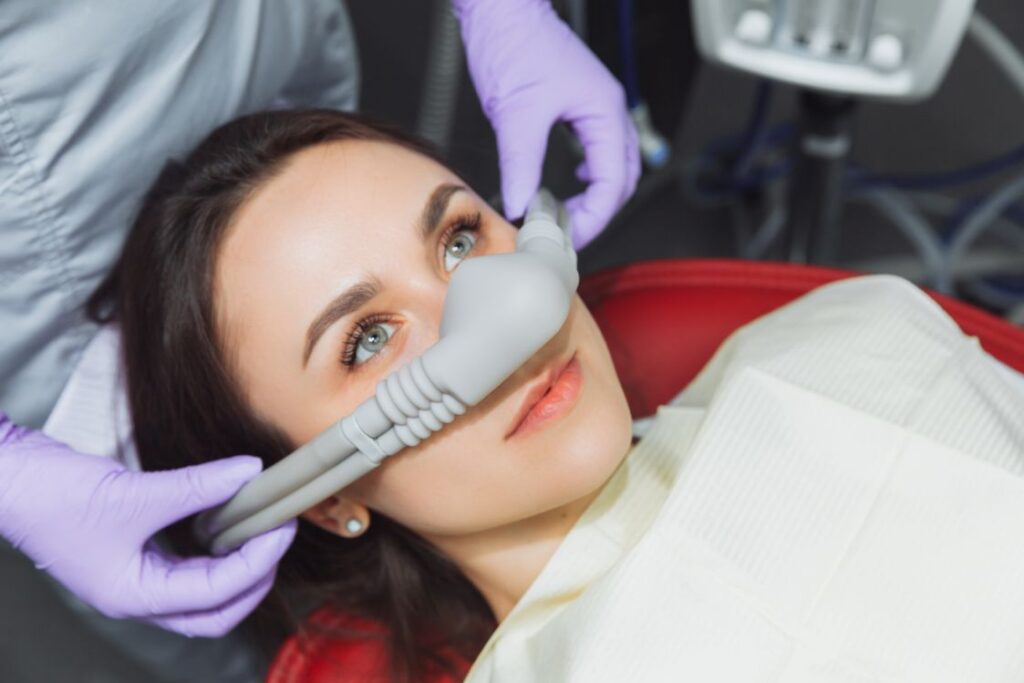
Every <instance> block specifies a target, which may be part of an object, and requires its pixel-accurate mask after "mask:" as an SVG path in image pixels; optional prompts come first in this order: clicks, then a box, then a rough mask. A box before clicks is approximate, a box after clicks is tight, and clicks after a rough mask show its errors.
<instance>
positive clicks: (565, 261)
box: [196, 191, 579, 553]
mask: <svg viewBox="0 0 1024 683" xmlns="http://www.w3.org/2000/svg"><path fill="white" fill-rule="evenodd" d="M578 284H579V274H578V273H577V270H576V252H575V251H574V249H573V247H572V242H571V240H570V237H569V234H568V219H567V217H566V214H565V210H564V207H562V206H561V204H559V203H558V202H557V201H556V200H555V199H554V198H553V197H552V196H551V195H550V194H548V193H547V192H543V191H542V192H541V193H540V194H539V195H538V196H537V197H536V198H535V199H534V201H533V202H532V204H531V206H530V208H529V210H528V211H527V214H526V218H525V220H524V223H523V227H522V228H521V229H520V231H519V234H518V235H517V238H516V250H515V252H512V253H505V254H493V255H488V256H480V257H477V258H472V259H469V260H467V261H464V262H463V263H461V264H460V265H459V267H458V268H456V269H455V271H454V273H453V275H452V279H451V283H450V284H449V287H448V294H447V297H446V299H445V306H444V313H443V315H442V319H441V331H440V338H439V339H438V341H437V342H436V343H435V344H434V345H433V346H431V347H430V348H429V349H427V350H426V351H425V352H424V353H423V354H422V355H421V356H419V357H417V358H415V359H413V360H412V361H411V362H409V363H408V364H406V365H405V366H403V367H401V368H400V369H398V370H396V371H395V372H393V373H391V374H390V375H389V376H388V377H386V378H385V379H383V380H381V381H380V382H379V383H378V385H377V389H376V392H375V393H374V395H373V396H371V397H370V398H368V399H366V400H365V401H364V402H363V403H362V404H360V405H359V407H358V408H356V409H355V410H354V411H353V412H352V413H351V414H350V415H348V416H347V417H344V418H342V419H341V420H339V421H338V422H336V423H334V424H332V425H331V426H330V427H328V428H327V429H326V430H324V431H323V432H322V433H321V434H320V435H318V436H317V437H316V438H314V439H313V440H312V441H310V442H309V443H307V444H305V445H304V446H302V447H301V448H299V449H298V450H296V451H295V452H293V453H291V454H290V455H288V456H287V457H286V458H284V459H283V460H281V461H280V462H278V463H275V464H274V465H273V466H271V467H270V468H268V469H267V470H266V471H265V472H263V473H262V474H260V475H259V476H257V477H256V478H255V479H253V480H252V481H250V482H249V483H248V484H246V485H245V486H244V487H242V489H241V490H240V491H239V492H238V493H237V494H236V495H235V496H234V498H232V499H231V500H230V501H228V503H226V504H225V505H224V506H222V507H220V508H217V509H216V510H213V511H210V512H209V513H206V514H204V515H202V516H201V517H200V518H199V519H198V521H197V524H196V531H197V533H198V535H199V536H200V538H201V539H202V540H203V541H204V542H205V543H206V544H207V545H208V546H209V547H210V549H211V550H212V551H213V552H214V553H225V552H228V551H230V550H233V549H234V548H237V547H239V546H240V545H242V544H243V543H244V542H245V541H247V540H248V539H250V538H252V537H254V536H256V535H258V534H260V533H263V532H264V531H268V530H270V529H273V528H274V527H276V526H279V525H280V524H282V523H284V522H286V521H288V520H289V519H293V518H295V517H297V516H298V515H299V514H300V513H302V512H303V511H305V510H307V509H309V508H310V507H312V506H314V505H316V504H317V503H319V502H321V501H323V500H326V499H327V498H329V497H330V496H331V495H333V494H334V493H336V492H337V491H339V490H341V489H343V488H345V487H346V486H348V485H349V484H351V483H352V482H353V481H355V480H357V479H359V478H360V477H362V476H363V475H365V474H366V473H368V472H370V471H371V470H372V469H374V468H375V467H377V466H378V465H380V463H381V462H382V461H383V460H384V459H385V458H387V457H388V456H391V455H394V454H395V453H398V452H399V451H401V450H402V449H403V448H406V447H413V446H416V445H417V444H419V443H420V441H422V440H423V439H426V438H427V437H429V436H430V435H431V434H432V433H433V432H436V431H438V430H440V429H441V428H442V427H444V425H446V424H448V423H450V422H452V421H453V420H454V419H456V417H457V416H459V415H461V414H463V413H464V412H466V410H467V409H468V408H469V407H471V406H473V405H476V404H477V403H479V402H480V401H481V400H482V399H483V398H484V397H486V396H487V395H488V394H490V393H491V392H492V391H493V390H494V389H495V388H497V387H498V385H500V384H501V383H502V382H503V381H504V380H505V379H506V378H508V377H509V376H510V375H511V374H512V373H513V372H514V371H515V370H516V369H517V368H519V366H521V365H522V364H523V363H524V362H526V361H527V360H528V359H529V358H530V357H531V356H533V355H534V353H536V352H537V350H538V349H540V348H541V346H543V345H544V344H545V343H546V342H547V341H548V340H549V339H551V338H552V337H553V336H554V335H555V334H556V333H557V332H558V330H559V329H561V327H562V325H563V324H564V323H565V320H566V317H567V316H568V313H569V307H570V305H571V303H572V299H573V295H574V292H575V291H576V286H577V285H578Z"/></svg>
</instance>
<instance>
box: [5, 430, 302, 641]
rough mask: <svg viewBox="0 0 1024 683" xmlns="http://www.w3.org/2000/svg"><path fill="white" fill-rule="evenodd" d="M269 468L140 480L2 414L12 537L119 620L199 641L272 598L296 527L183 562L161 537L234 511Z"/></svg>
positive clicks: (224, 465)
mask: <svg viewBox="0 0 1024 683" xmlns="http://www.w3.org/2000/svg"><path fill="white" fill-rule="evenodd" d="M259 471H260V462H259V460H257V459H256V458H253V457H249V456H239V457H235V458H229V459H226V460H220V461H216V462H210V463H206V464H203V465H197V466H194V467H188V468H184V469H179V470H169V471H165V472H146V473H144V472H132V471H129V470H127V469H126V468H125V467H123V466H122V465H121V464H119V463H117V462H114V461H112V460H110V459H108V458H99V457H95V456H91V455H83V454H80V453H77V452H76V451H73V450H72V449H70V448H69V447H67V446H65V445H63V444H61V443H58V442H56V441H53V440H52V439H50V438H48V437H46V436H44V435H43V434H41V433H39V432H35V431H32V430H29V429H25V428H22V427H19V426H17V425H15V424H14V423H13V422H11V421H10V419H8V418H7V416H6V415H4V414H3V413H2V412H0V537H3V538H5V539H6V540H7V541H9V542H10V543H12V544H13V545H14V546H15V547H17V548H19V549H20V550H21V551H22V552H24V553H25V554H26V555H28V556H29V557H30V558H31V559H32V560H33V561H34V562H35V564H36V567H38V568H39V569H43V570H45V571H47V572H48V573H49V574H50V575H52V576H53V577H54V578H56V579H57V580H58V581H60V582H61V583H62V584H64V586H66V587H67V588H68V589H69V590H71V591H72V592H73V593H75V594H76V595H78V596H79V597H80V598H81V599H82V600H84V601H85V602H87V603H89V604H90V605H92V606H93V607H95V608H96V609H98V610H99V611H100V612H103V613H104V614H106V615H108V616H111V617H117V618H135V619H141V620H143V621H147V622H150V623H153V624H156V625H158V626H161V627H163V628H166V629H168V630H172V631H177V632H179V633H183V634H185V635H188V636H219V635H223V634H224V633H227V632H228V631H230V630H231V629H232V628H233V627H234V626H235V625H236V624H238V622H240V621H241V620H242V619H243V618H245V617H246V616H247V615H248V614H249V613H250V612H251V611H252V610H253V609H254V608H255V607H256V605H257V604H259V602H260V601H261V600H262V599H263V597H264V596H265V595H266V593H267V591H269V590H270V587H271V585H272V583H273V581H274V573H275V570H276V567H277V562H278V560H280V558H281V556H282V555H283V554H284V552H285V550H286V549H287V548H288V546H289V545H290V544H291V540H292V538H293V536H294V534H295V525H294V523H292V524H290V525H286V526H284V527H281V528H279V529H276V530H274V531H270V532H267V533H266V534H263V535H262V536H259V537H257V538H255V539H253V540H252V541H250V542H249V543H247V544H246V545H244V546H242V547H241V548H239V549H238V550H236V551H235V552H233V553H231V554H230V555H226V556H224V557H219V558H206V557H199V558H190V559H180V558H177V557H174V556H173V555H171V554H169V553H166V552H164V551H162V550H160V549H159V548H157V547H156V546H155V544H153V543H152V542H151V541H150V539H151V537H152V536H153V535H154V534H155V533H156V532H158V531H160V530H161V529H163V528H164V527H166V526H168V525H170V524H172V523H174V522H176V521H177V520H179V519H182V518H184V517H187V516H189V515H191V514H194V513H196V512H199V511H201V510H204V509H206V508H209V507H212V506H214V505H218V504H220V503H223V502H224V501H226V500H227V499H228V498H230V497H231V495H232V494H234V493H235V491H237V490H238V488H239V487H241V485H242V484H244V483H245V482H246V481H248V480H249V479H251V478H252V477H254V476H255V475H256V474H257V473H258V472H259Z"/></svg>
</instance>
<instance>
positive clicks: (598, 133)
mask: <svg viewBox="0 0 1024 683" xmlns="http://www.w3.org/2000/svg"><path fill="white" fill-rule="evenodd" d="M452 4H453V7H454V9H455V14H456V16H458V18H459V22H460V24H461V26H462V39H463V42H464V43H465V45H466V61H467V62H468V64H469V72H470V75H471V76H472V77H473V84H474V85H475V86H476V90H477V93H478V94H479V95H480V102H481V104H482V105H483V109H484V113H486V114H487V117H488V118H489V119H490V120H491V125H492V126H493V127H494V132H495V134H496V135H497V138H498V156H499V157H500V162H501V194H502V198H503V201H504V205H505V214H506V216H508V217H509V218H510V219H514V218H519V217H521V216H522V215H523V214H524V213H525V212H526V205H527V203H528V202H529V201H530V199H531V198H532V197H533V195H534V194H535V193H536V192H537V189H538V187H540V178H541V167H542V165H543V162H544V152H545V148H546V147H547V139H548V133H549V132H550V130H551V126H552V125H553V124H554V123H555V122H557V121H565V122H566V123H568V124H569V125H570V126H571V127H572V129H573V131H574V132H575V133H576V137H577V138H578V139H579V141H580V143H581V144H582V145H583V149H584V152H585V155H586V160H585V161H584V163H583V164H582V165H581V166H580V168H579V169H578V171H577V175H578V176H579V177H580V179H581V180H583V181H584V182H586V183H588V184H589V186H588V187H587V189H586V191H585V192H583V193H582V194H580V195H579V196H577V197H573V198H572V199H570V200H569V201H568V202H566V208H567V209H568V210H569V215H570V217H571V219H572V239H573V244H574V245H575V247H576V248H577V249H580V248H582V247H583V246H585V245H586V244H588V243H589V242H590V241H591V240H592V239H594V238H595V237H597V235H598V234H600V232H601V231H602V230H603V229H604V227H605V226H606V225H607V224H608V221H609V220H610V219H611V217H612V215H613V214H614V213H615V212H616V211H617V210H618V209H619V208H620V207H621V206H622V205H623V204H624V203H625V202H626V200H627V199H629V197H630V195H631V194H633V190H634V189H635V188H636V183H637V179H639V177H640V154H639V151H638V145H637V136H636V129H635V128H634V126H633V121H632V119H630V116H629V111H628V110H627V108H626V97H625V94H624V92H623V89H622V86H621V85H620V84H619V82H618V81H617V80H615V77H614V76H612V75H611V73H609V72H608V70H607V69H606V68H605V67H604V65H603V64H601V62H600V61H599V60H598V59H597V57H595V56H594V55H593V53H591V52H590V50H589V49H588V48H587V46H586V45H584V44H583V42H582V41H580V39H579V38H577V37H576V34H575V33H573V32H572V29H570V28H569V27H568V26H567V25H566V24H565V23H564V22H563V21H562V20H561V19H559V18H558V16H557V15H556V14H555V11H554V10H553V9H552V7H551V3H550V2H548V1H547V0H454V1H453V3H452Z"/></svg>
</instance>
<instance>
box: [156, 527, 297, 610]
mask: <svg viewBox="0 0 1024 683" xmlns="http://www.w3.org/2000/svg"><path fill="white" fill-rule="evenodd" d="M296 527H297V524H296V522H295V520H292V521H291V522H288V523H287V524H285V525H283V526H280V527H278V528H277V529H274V530H272V531H268V532H266V533H265V534H261V535H259V536H257V537H256V538H254V539H252V540H250V541H249V542H248V543H246V544H245V545H243V546H242V547H241V548H238V549H237V550H234V551H232V552H231V553H229V554H227V555H224V556H223V557H208V558H190V559H188V560H181V559H177V558H170V557H167V556H165V555H161V554H160V553H158V552H148V553H147V554H146V555H145V557H144V558H143V570H142V577H141V578H140V579H139V582H140V587H139V590H140V591H141V592H143V594H144V595H145V596H146V599H147V601H148V604H149V610H150V613H151V614H153V615H167V614H179V613H182V612H200V611H207V610H210V609H213V608H215V607H216V606H217V605H222V604H224V603H225V602H227V601H229V600H231V599H233V598H235V597H237V596H239V595H241V594H243V593H245V592H247V591H248V590H250V589H251V588H252V587H253V586H254V585H255V584H257V583H258V582H259V581H261V580H262V579H263V578H264V577H266V575H267V574H268V573H269V572H271V571H273V570H274V568H275V567H276V566H277V563H278V562H279V561H280V560H281V557H282V556H284V553H285V551H287V550H288V547H289V546H290V545H291V543H292V540H293V539H294V538H295V530H296Z"/></svg>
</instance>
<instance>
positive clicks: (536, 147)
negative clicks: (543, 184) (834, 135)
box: [494, 114, 554, 220]
mask: <svg viewBox="0 0 1024 683" xmlns="http://www.w3.org/2000/svg"><path fill="white" fill-rule="evenodd" d="M495 121H496V125H495V130H494V132H495V135H496V136H497V139H498V161H499V165H500V167H501V197H502V203H503V204H504V209H505V217H506V218H508V219H509V220H515V219H517V218H522V216H523V214H525V213H526V207H527V205H528V204H529V203H530V200H531V199H532V198H533V196H534V195H535V194H537V190H538V189H539V188H540V178H541V172H542V171H543V169H544V153H545V152H546V151H547V146H548V134H549V133H550V132H551V125H552V124H553V123H554V121H553V119H549V118H546V117H544V118H538V117H537V115H536V114H531V115H529V116H526V115H524V116H522V117H520V116H516V115H514V114H511V115H503V116H502V117H501V119H495Z"/></svg>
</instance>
